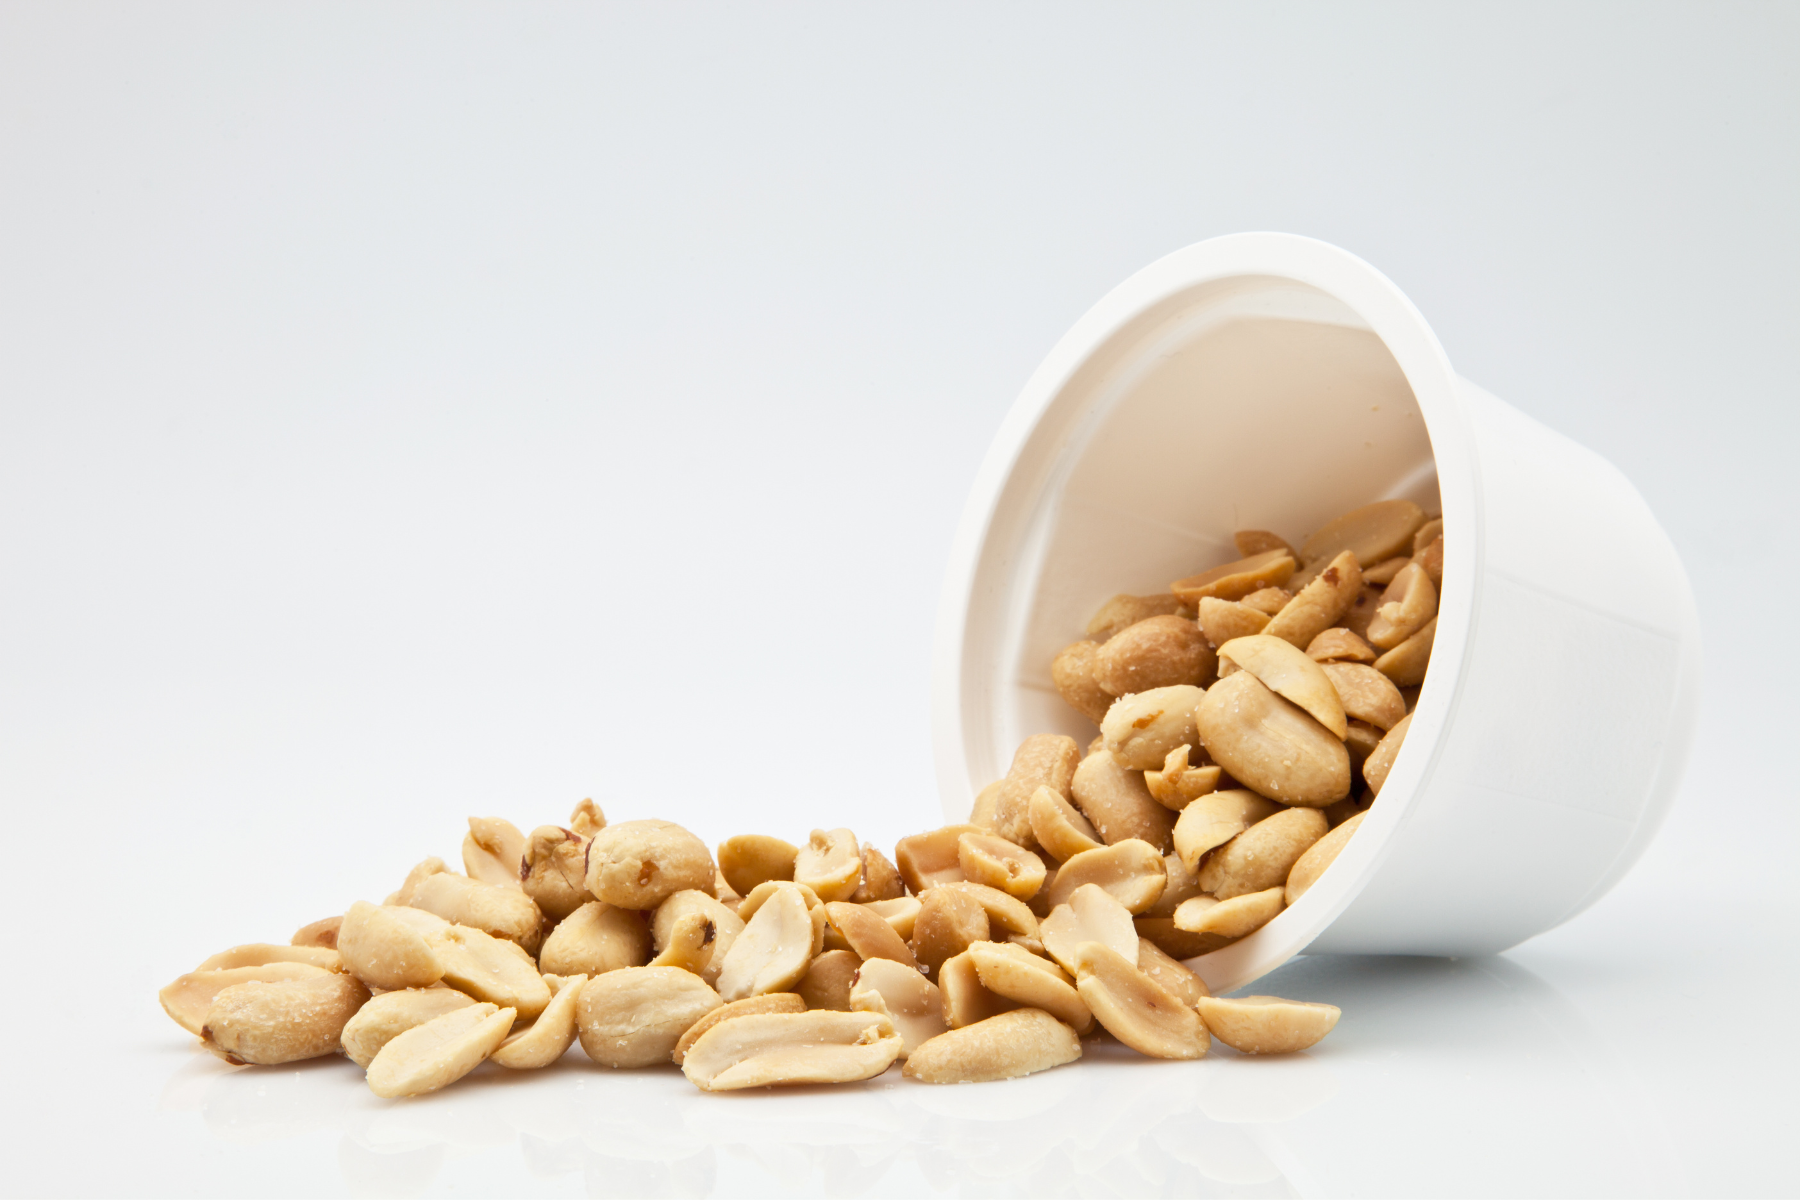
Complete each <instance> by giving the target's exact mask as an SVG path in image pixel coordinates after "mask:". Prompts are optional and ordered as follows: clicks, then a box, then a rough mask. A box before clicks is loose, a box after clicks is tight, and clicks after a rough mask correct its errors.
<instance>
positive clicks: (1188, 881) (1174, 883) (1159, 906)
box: [1141, 854, 1200, 917]
mask: <svg viewBox="0 0 1800 1200" xmlns="http://www.w3.org/2000/svg"><path fill="white" fill-rule="evenodd" d="M1163 876H1164V877H1165V878H1166V879H1167V880H1168V882H1167V883H1166V884H1164V885H1163V890H1162V895H1160V896H1158V897H1157V898H1156V903H1155V904H1152V905H1151V906H1150V907H1149V908H1147V909H1145V910H1144V911H1143V913H1142V914H1141V915H1142V916H1146V917H1172V916H1174V915H1175V909H1176V908H1177V907H1178V906H1179V905H1180V904H1181V902H1182V901H1183V900H1189V899H1192V898H1193V897H1195V896H1198V895H1199V894H1200V876H1199V875H1198V874H1196V873H1195V872H1194V871H1193V869H1192V868H1190V867H1189V866H1188V865H1187V864H1186V863H1184V862H1182V861H1181V855H1179V854H1165V855H1163Z"/></svg>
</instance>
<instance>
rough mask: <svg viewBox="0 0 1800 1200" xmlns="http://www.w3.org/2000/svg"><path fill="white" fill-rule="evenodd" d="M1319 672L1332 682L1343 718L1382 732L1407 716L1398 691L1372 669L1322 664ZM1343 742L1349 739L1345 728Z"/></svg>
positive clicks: (1404, 703) (1338, 664) (1339, 664)
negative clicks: (1339, 701)
mask: <svg viewBox="0 0 1800 1200" xmlns="http://www.w3.org/2000/svg"><path fill="white" fill-rule="evenodd" d="M1319 669H1320V670H1321V671H1323V672H1324V673H1325V677H1326V678H1327V679H1329V680H1330V681H1331V686H1332V688H1333V689H1335V690H1336V692H1337V694H1338V699H1339V700H1341V701H1342V702H1343V707H1344V713H1345V715H1346V716H1348V717H1353V718H1355V719H1356V720H1359V721H1367V722H1368V723H1369V724H1371V725H1374V726H1376V727H1377V728H1380V729H1384V730H1385V729H1392V728H1393V727H1394V725H1395V724H1396V723H1397V722H1398V721H1399V720H1400V718H1402V717H1404V716H1405V715H1406V701H1405V700H1402V699H1401V698H1400V689H1399V688H1397V687H1395V686H1394V683H1393V680H1391V679H1389V678H1388V677H1387V676H1386V675H1383V674H1382V673H1381V672H1380V671H1377V670H1376V669H1375V668H1374V667H1365V666H1363V665H1362V664H1361V663H1343V662H1333V663H1325V664H1324V665H1323V666H1321V667H1320V668H1319ZM1345 740H1346V741H1348V740H1349V738H1348V730H1347V729H1346V731H1345ZM1352 757H1354V752H1352Z"/></svg>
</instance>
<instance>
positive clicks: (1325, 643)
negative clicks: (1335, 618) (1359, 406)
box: [1306, 629, 1376, 663]
mask: <svg viewBox="0 0 1800 1200" xmlns="http://www.w3.org/2000/svg"><path fill="white" fill-rule="evenodd" d="M1306 657H1308V658H1310V659H1312V660H1313V661H1314V662H1318V663H1329V662H1354V663H1372V662H1374V661H1375V658H1376V655H1375V651H1374V649H1373V648H1372V647H1371V646H1370V645H1369V643H1367V642H1365V641H1363V640H1362V639H1361V638H1359V637H1357V636H1356V635H1355V634H1354V633H1351V632H1350V631H1349V630H1348V629H1327V630H1325V631H1324V632H1323V633H1321V634H1319V636H1318V637H1315V638H1314V639H1313V640H1312V641H1310V642H1308V643H1307V644H1306Z"/></svg>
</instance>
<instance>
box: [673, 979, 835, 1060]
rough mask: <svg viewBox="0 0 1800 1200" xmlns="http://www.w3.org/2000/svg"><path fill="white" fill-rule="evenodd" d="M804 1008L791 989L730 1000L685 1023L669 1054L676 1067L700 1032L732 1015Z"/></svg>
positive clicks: (792, 1011) (732, 1016) (797, 1010)
mask: <svg viewBox="0 0 1800 1200" xmlns="http://www.w3.org/2000/svg"><path fill="white" fill-rule="evenodd" d="M805 1011H806V1001H805V1000H803V999H801V998H800V997H799V996H797V995H795V994H794V993H793V992H770V993H769V994H768V995H766V996H750V997H747V998H745V999H743V1000H733V1001H732V1002H731V1003H730V1004H722V1005H720V1006H719V1007H718V1008H715V1009H713V1010H712V1011H711V1012H709V1013H707V1014H706V1015H705V1016H704V1017H701V1018H700V1019H699V1020H698V1021H695V1022H694V1023H693V1024H692V1025H689V1026H688V1031H687V1032H686V1033H684V1034H682V1035H681V1038H680V1040H679V1041H677V1042H676V1043H675V1051H674V1053H673V1054H671V1055H670V1057H671V1058H672V1059H674V1060H675V1065H676V1066H678V1067H679V1066H680V1065H681V1064H682V1063H683V1062H684V1061H685V1060H686V1058H687V1052H688V1050H689V1049H690V1048H692V1046H693V1044H694V1043H695V1042H697V1041H699V1040H700V1038H701V1035H703V1034H704V1033H705V1032H706V1031H707V1030H709V1029H711V1028H712V1027H713V1026H714V1025H717V1024H718V1023H719V1022H721V1021H729V1020H732V1019H733V1018H734V1017H758V1016H763V1015H765V1014H768V1013H801V1012H805Z"/></svg>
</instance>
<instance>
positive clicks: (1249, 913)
mask: <svg viewBox="0 0 1800 1200" xmlns="http://www.w3.org/2000/svg"><path fill="white" fill-rule="evenodd" d="M1286 907H1287V901H1286V900H1285V899H1283V897H1282V890H1281V888H1279V887H1272V888H1270V889H1268V890H1267V891H1263V892H1250V893H1249V894H1247V895H1243V896H1233V897H1232V898H1231V899H1229V900H1215V899H1213V898H1212V897H1211V896H1208V895H1204V894H1202V895H1199V896H1195V897H1194V898H1193V899H1192V900H1189V901H1188V902H1187V903H1185V904H1183V905H1182V906H1181V907H1180V908H1178V909H1176V910H1175V928H1177V929H1180V930H1184V931H1186V932H1188V933H1201V934H1214V935H1216V936H1218V937H1222V938H1225V939H1227V940H1229V941H1236V940H1237V939H1238V938H1241V937H1248V936H1250V935H1251V934H1253V933H1255V932H1256V931H1257V930H1259V929H1261V928H1262V927H1263V926H1264V925H1267V924H1268V923H1269V922H1270V921H1273V920H1274V919H1275V918H1276V917H1278V916H1280V915H1281V910H1282V909H1284V908H1286Z"/></svg>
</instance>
